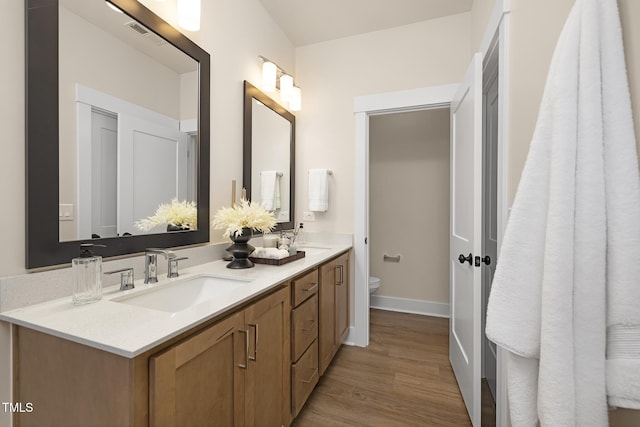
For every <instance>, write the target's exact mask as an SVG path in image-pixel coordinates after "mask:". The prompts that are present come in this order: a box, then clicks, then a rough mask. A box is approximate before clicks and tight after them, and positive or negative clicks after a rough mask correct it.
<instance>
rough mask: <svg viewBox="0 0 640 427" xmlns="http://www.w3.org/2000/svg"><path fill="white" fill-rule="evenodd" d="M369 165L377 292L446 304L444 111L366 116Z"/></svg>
mask: <svg viewBox="0 0 640 427" xmlns="http://www.w3.org/2000/svg"><path fill="white" fill-rule="evenodd" d="M369 167H370V169H369V185H370V192H369V194H370V200H369V206H370V207H369V216H370V223H369V230H370V231H369V242H370V243H369V244H370V249H369V251H370V252H369V256H370V269H371V275H372V276H377V277H380V279H382V284H381V286H380V290H379V291H378V292H377V294H376V295H378V296H389V297H398V298H408V299H415V300H422V301H430V302H440V303H449V261H448V258H449V250H448V249H449V109H448V108H447V109H441V110H426V111H416V112H410V113H398V114H387V115H381V116H373V117H371V121H370V126H369ZM384 254H388V255H392V256H393V255H401V260H400V262H399V263H395V262H384V261H383V255H384Z"/></svg>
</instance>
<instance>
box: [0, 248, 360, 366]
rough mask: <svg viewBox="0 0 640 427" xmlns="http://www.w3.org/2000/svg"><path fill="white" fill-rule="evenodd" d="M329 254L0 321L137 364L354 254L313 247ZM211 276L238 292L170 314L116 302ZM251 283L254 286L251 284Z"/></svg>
mask: <svg viewBox="0 0 640 427" xmlns="http://www.w3.org/2000/svg"><path fill="white" fill-rule="evenodd" d="M308 246H309V247H313V246H316V247H323V248H326V249H325V250H322V251H318V250H312V249H311V250H309V251H307V253H306V256H305V258H302V259H299V260H297V261H293V262H290V263H288V264H284V265H281V266H273V265H263V264H256V266H255V267H253V268H249V269H243V270H232V269H228V268H226V265H227V262H226V261H222V260H219V261H214V262H209V263H206V264H201V265H197V266H194V267H190V268H185V269H184V270H181V271H180V277H178V278H175V279H167V278H166V275H162V276H161V277H159V281H158V283H155V284H144V283H143V282H142V280H137V281H136V282H135V289H132V290H130V291H120V290H119V286H111V287H108V288H104V289H103V292H102V299H101V300H100V301H98V302H96V303H92V304H86V305H80V306H74V305H73V304H72V303H71V296H70V295H69V296H68V297H65V298H60V299H56V300H52V301H47V302H44V303H41V304H36V305H31V306H27V307H23V308H18V309H15V310H11V311H6V312H3V313H0V320H4V321H7V322H9V323H13V324H16V325H20V326H24V327H27V328H31V329H35V330H37V331H40V332H44V333H47V334H51V335H54V336H57V337H60V338H65V339H68V340H70V341H74V342H77V343H80V344H84V345H87V346H90V347H95V348H98V349H101V350H105V351H108V352H111V353H115V354H118V355H120V356H124V357H128V358H133V357H135V356H137V355H139V354H142V353H144V352H145V351H147V350H149V349H152V348H153V347H155V346H157V345H159V344H161V343H163V342H165V341H167V340H169V339H171V338H173V337H175V336H177V335H179V334H181V333H182V332H185V331H187V330H189V329H191V328H193V327H195V326H197V325H199V324H201V323H203V322H206V321H207V320H209V319H211V318H214V317H217V316H219V315H221V314H223V313H224V312H227V311H229V310H231V309H233V308H234V307H237V306H238V305H240V304H242V303H243V302H245V301H248V300H250V299H253V298H255V297H256V296H259V295H260V294H263V293H265V292H267V291H268V290H270V289H273V288H275V287H276V286H278V285H279V284H281V283H283V282H285V281H287V280H289V279H291V278H293V277H295V276H298V275H299V274H301V273H303V272H304V271H307V270H310V269H312V268H314V267H316V266H317V265H319V264H322V263H323V262H324V261H326V260H328V259H331V258H333V257H335V256H336V255H339V254H340V253H342V252H344V251H346V250H348V249H350V248H351V244H345V243H331V244H326V243H322V244H311V243H309V244H308ZM202 274H209V275H213V276H218V277H228V278H237V279H240V280H243V281H245V282H239V287H238V289H234V290H233V292H229V293H222V294H221V295H220V297H219V298H217V297H216V298H213V299H210V300H207V301H204V302H202V303H200V304H197V305H194V306H191V307H189V308H187V309H185V310H182V311H179V312H176V313H168V312H164V311H158V310H154V309H148V308H143V307H139V306H135V305H131V304H124V303H121V302H116V301H114V299H120V298H121V297H123V296H125V295H137V294H141V293H144V292H149V291H150V290H153V289H158V288H161V287H163V286H171V285H174V284H175V282H177V281H182V280H185V279H188V278H190V277H196V276H198V275H202ZM247 280H249V281H250V282H246V281H247Z"/></svg>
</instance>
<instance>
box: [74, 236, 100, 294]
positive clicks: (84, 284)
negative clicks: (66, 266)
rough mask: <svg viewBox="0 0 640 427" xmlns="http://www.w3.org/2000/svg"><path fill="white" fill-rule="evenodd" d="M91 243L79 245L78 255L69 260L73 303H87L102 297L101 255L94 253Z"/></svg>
mask: <svg viewBox="0 0 640 427" xmlns="http://www.w3.org/2000/svg"><path fill="white" fill-rule="evenodd" d="M96 246H101V247H104V245H94V244H93V243H82V244H81V245H80V256H79V257H78V258H74V259H73V260H71V267H72V269H73V303H74V304H76V305H79V304H88V303H91V302H96V301H98V300H100V298H102V257H101V256H98V255H94V254H93V251H92V248H93V247H96Z"/></svg>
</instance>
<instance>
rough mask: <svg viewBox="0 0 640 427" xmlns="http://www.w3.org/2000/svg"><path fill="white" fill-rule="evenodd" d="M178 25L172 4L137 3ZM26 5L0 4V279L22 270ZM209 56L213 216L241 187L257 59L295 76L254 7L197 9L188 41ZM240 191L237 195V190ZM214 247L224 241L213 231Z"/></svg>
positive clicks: (251, 2)
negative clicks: (245, 87) (245, 104)
mask: <svg viewBox="0 0 640 427" xmlns="http://www.w3.org/2000/svg"><path fill="white" fill-rule="evenodd" d="M142 3H144V4H145V5H146V6H147V7H149V8H151V9H153V10H155V11H157V12H158V13H159V14H160V15H161V16H162V17H163V18H165V19H167V20H168V21H169V22H170V23H171V24H173V25H175V19H173V17H174V16H175V9H176V7H175V0H168V1H167V2H164V3H160V2H156V1H154V0H144V1H142ZM23 8H24V3H23V2H21V1H14V0H0V39H1V40H3V45H2V49H0V52H1V55H2V64H3V66H2V67H0V85H1V87H0V93H2V97H0V113H2V119H3V124H4V126H3V132H4V134H3V143H2V156H0V178H2V181H1V182H2V183H3V184H2V190H1V192H2V193H1V198H2V205H3V209H2V210H1V213H0V220H2V223H3V224H10V226H9V227H6V230H5V232H4V234H3V238H2V244H0V277H4V276H10V275H16V274H22V273H24V272H25V269H24V265H25V260H24V253H25V243H24V226H25V222H24V214H25V211H24V185H25V184H24V173H25V169H24V139H25V136H24V11H23ZM187 35H188V36H189V37H190V38H191V39H192V40H194V41H195V42H196V43H198V44H199V45H200V46H201V47H202V48H203V49H205V50H206V51H208V52H209V53H210V54H211V201H212V202H211V212H215V211H216V210H217V209H219V208H220V207H222V206H223V205H229V203H230V200H231V180H232V179H235V180H236V181H237V182H238V183H241V182H242V99H243V98H242V82H243V81H244V80H249V81H251V82H252V83H258V82H259V81H260V72H261V63H260V62H259V60H258V55H264V56H266V57H268V58H272V59H273V60H274V61H277V62H278V64H280V65H281V66H282V67H284V68H285V69H287V70H294V65H295V61H294V54H295V51H294V48H293V45H292V44H291V43H290V42H289V40H288V39H287V38H286V36H285V35H284V33H283V32H282V30H281V29H280V28H279V27H278V26H276V25H275V23H274V22H273V20H272V19H271V17H270V16H269V15H268V14H267V12H266V11H265V10H264V8H263V7H262V5H261V4H260V2H259V1H258V0H243V1H226V0H209V1H204V2H202V28H201V30H200V31H199V32H197V33H193V34H187ZM238 192H239V190H238ZM211 240H212V241H213V242H219V241H222V240H223V238H222V235H221V233H219V232H218V231H216V230H214V231H212V237H211Z"/></svg>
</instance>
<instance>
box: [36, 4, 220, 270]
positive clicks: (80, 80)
mask: <svg viewBox="0 0 640 427" xmlns="http://www.w3.org/2000/svg"><path fill="white" fill-rule="evenodd" d="M25 4H26V8H27V9H26V15H27V16H26V18H27V23H26V31H27V37H26V39H27V44H26V57H27V82H26V83H27V115H26V119H27V189H26V191H27V256H26V265H27V268H35V267H43V266H48V265H56V264H63V263H66V262H69V261H70V260H71V258H73V257H74V256H76V254H77V252H78V249H77V247H78V245H79V243H81V242H87V241H92V242H96V243H100V244H104V245H106V248H104V249H101V250H100V251H99V252H100V254H102V255H103V256H115V255H123V254H128V253H135V252H141V251H143V250H144V249H145V248H146V247H177V246H183V245H189V244H195V243H204V242H208V241H209V224H208V221H209V120H210V119H209V117H210V107H209V102H210V100H209V96H210V95H209V94H210V82H209V78H210V58H209V54H208V53H207V52H205V51H204V50H202V49H201V48H200V47H198V46H197V45H196V44H195V43H193V42H192V41H191V40H189V39H188V38H187V37H185V36H184V35H183V34H181V33H180V32H178V31H177V30H176V29H174V28H173V27H171V26H170V25H169V24H167V23H166V22H165V21H163V20H162V19H161V18H159V17H158V16H157V15H155V14H154V13H153V12H151V11H150V10H149V9H147V8H145V7H144V6H143V5H141V4H140V3H138V2H137V1H134V0H110V1H109V2H105V1H103V0H26V2H25ZM108 6H111V7H108ZM172 200H177V201H180V202H184V203H185V204H187V203H192V204H193V205H195V206H196V207H197V211H196V213H195V214H194V215H195V216H196V217H197V220H196V221H192V222H195V224H190V225H189V226H188V227H187V226H184V227H177V228H176V227H171V226H168V225H167V224H158V225H156V226H154V227H140V226H139V225H137V224H138V222H139V221H140V220H143V219H145V218H148V217H150V216H152V215H154V214H155V212H156V210H157V209H158V207H159V206H160V205H162V204H169V203H171V202H172ZM175 229H178V230H179V231H170V230H175Z"/></svg>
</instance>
